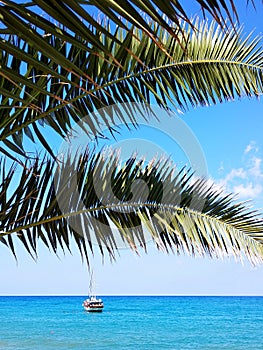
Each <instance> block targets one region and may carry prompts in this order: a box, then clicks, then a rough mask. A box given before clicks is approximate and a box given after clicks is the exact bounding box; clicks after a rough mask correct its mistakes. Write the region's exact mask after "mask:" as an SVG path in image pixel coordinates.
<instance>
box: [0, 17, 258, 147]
mask: <svg viewBox="0 0 263 350" xmlns="http://www.w3.org/2000/svg"><path fill="white" fill-rule="evenodd" d="M107 26H108V25H105V30H106V27H107ZM194 26H195V27H196V28H197V31H195V30H193V29H192V26H189V25H187V24H184V25H183V24H182V25H181V28H182V30H183V33H184V34H183V36H184V37H185V39H186V43H187V44H186V47H185V48H183V47H182V46H181V45H180V43H178V41H177V40H176V39H175V38H174V37H172V36H170V35H169V33H168V32H167V31H166V30H164V29H162V28H160V27H158V26H156V25H152V30H153V31H154V33H155V35H156V37H158V38H159V42H161V44H162V48H160V47H158V46H156V44H155V42H154V41H153V40H152V39H151V37H149V36H148V35H145V34H143V32H140V31H139V30H138V29H135V28H133V29H130V30H129V31H125V30H123V29H121V28H119V27H117V28H116V29H115V30H114V31H112V36H113V37H114V38H115V40H113V39H112V38H111V37H109V36H107V35H104V34H102V33H101V32H99V31H97V30H96V28H93V32H94V36H95V37H96V38H97V41H99V42H100V43H101V45H102V46H106V47H107V49H108V51H109V52H110V53H111V57H110V58H109V57H107V54H106V53H105V52H103V51H98V52H95V51H93V49H94V48H93V49H92V47H91V46H89V43H88V42H82V45H84V48H79V46H76V45H75V44H72V43H66V42H65V41H64V40H63V41H62V38H59V37H55V36H54V35H50V36H45V37H42V38H41V40H42V41H43V40H44V41H45V45H46V46H47V48H46V50H44V49H43V50H42V49H40V46H41V45H42V44H41V43H40V44H39V46H38V47H35V46H31V44H30V43H29V42H27V41H26V40H24V39H23V40H22V39H21V38H17V37H16V38H15V37H14V36H9V37H6V38H5V39H2V40H0V48H1V49H2V60H1V61H2V70H1V72H0V76H1V79H0V80H1V81H2V82H1V88H0V91H1V93H2V100H1V109H0V116H1V118H0V120H1V121H0V141H3V140H7V138H8V140H9V142H12V145H15V146H17V147H19V148H20V152H23V149H21V146H22V144H23V137H24V135H26V136H28V137H30V138H31V139H39V140H40V141H41V142H42V143H43V144H44V146H45V147H46V148H47V143H45V138H44V137H43V134H42V131H41V124H42V125H48V126H49V127H51V128H53V130H55V131H56V132H57V133H58V134H59V135H60V136H62V137H64V136H66V134H67V132H68V130H70V128H71V125H72V122H79V121H80V120H82V119H83V118H86V117H87V115H89V117H88V118H86V119H85V120H86V129H87V133H88V134H89V135H90V137H91V138H93V137H94V136H97V135H98V134H99V133H100V132H101V131H102V130H104V129H105V127H107V128H114V127H115V125H116V124H118V123H119V122H121V123H133V124H136V118H134V113H132V112H131V113H127V114H126V116H123V115H122V114H121V113H119V115H118V117H117V120H116V119H113V118H112V116H111V115H107V114H103V113H102V114H99V117H98V116H97V117H94V115H90V113H92V112H94V111H97V110H100V109H101V108H102V107H105V106H109V105H113V104H117V103H125V102H140V103H144V104H145V103H146V104H147V103H152V102H154V101H155V103H157V104H159V105H160V106H162V107H164V108H169V105H171V103H173V104H174V105H175V106H176V107H177V108H179V109H183V110H184V109H187V108H188V107H189V105H193V106H198V105H209V104H212V103H218V102H222V101H224V100H229V99H234V98H236V97H242V96H258V95H260V94H261V93H262V92H263V83H262V81H263V79H262V77H263V75H262V74H263V58H262V57H263V50H262V48H261V47H260V46H259V38H254V39H253V40H251V39H250V35H248V36H245V37H242V31H241V30H234V29H233V30H231V31H228V32H224V31H222V30H221V29H220V27H216V26H215V24H214V23H212V24H211V25H210V26H208V24H207V23H205V22H201V23H198V20H197V21H196V22H195V23H194ZM107 28H108V27H107ZM31 31H32V32H34V30H33V29H31ZM35 35H38V36H39V34H38V33H37V32H35ZM181 35H182V34H181ZM119 43H120V44H119ZM49 47H50V48H52V50H55V52H56V53H57V56H56V57H55V53H54V55H48V53H47V51H48V50H49ZM87 47H89V48H90V50H87V49H86V48H87ZM52 50H51V49H50V52H52ZM127 52H129V54H128V55H127ZM116 62H118V64H116ZM39 123H41V124H39ZM13 148H14V146H13ZM49 152H51V150H50V149H49Z"/></svg>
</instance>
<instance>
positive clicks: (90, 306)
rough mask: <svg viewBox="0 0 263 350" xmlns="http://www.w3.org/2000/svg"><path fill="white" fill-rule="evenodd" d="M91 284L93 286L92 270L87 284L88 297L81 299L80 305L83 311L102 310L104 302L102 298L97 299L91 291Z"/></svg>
mask: <svg viewBox="0 0 263 350" xmlns="http://www.w3.org/2000/svg"><path fill="white" fill-rule="evenodd" d="M93 286H94V278H93V271H92V273H91V279H90V285H89V297H88V298H87V299H86V300H84V301H83V304H82V306H83V307H84V310H85V311H88V312H102V310H103V307H104V304H103V301H102V299H97V297H96V296H95V294H94V292H93V289H94V288H93Z"/></svg>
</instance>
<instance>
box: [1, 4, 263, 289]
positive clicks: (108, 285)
mask: <svg viewBox="0 0 263 350" xmlns="http://www.w3.org/2000/svg"><path fill="white" fill-rule="evenodd" d="M243 2H244V3H245V1H243ZM259 9H260V11H259ZM260 14H262V5H261V4H260V3H259V4H258V13H257V14H255V13H254V12H253V11H252V10H251V11H248V12H246V11H241V22H244V24H245V28H246V30H245V31H246V32H250V30H251V29H253V28H255V27H256V33H260V32H261V31H262V29H263V25H262V16H261V15H260ZM182 118H183V120H184V122H186V124H187V125H188V127H189V128H190V129H191V130H192V132H193V134H194V135H195V137H196V138H197V139H198V141H199V143H200V146H201V149H202V150H203V152H204V155H205V159H206V162H207V166H208V174H209V177H210V178H211V179H212V180H213V181H215V182H216V184H218V186H224V188H226V190H227V191H230V192H236V193H239V198H240V200H247V199H252V200H253V205H254V208H257V209H261V208H262V210H261V211H262V212H263V164H262V162H263V137H262V136H263V96H262V98H261V99H259V100H256V99H247V98H246V99H243V100H241V101H235V102H229V103H224V104H220V105H216V106H212V107H205V108H197V109H191V110H190V111H189V112H188V113H186V114H185V115H184V116H182ZM151 132H152V131H151V129H149V128H148V129H147V130H146V129H142V130H141V131H139V132H138V133H133V134H132V135H131V138H132V137H134V138H136V137H137V138H139V139H141V138H142V137H145V135H146V134H147V137H148V136H149V135H150V136H152V137H153V141H154V142H155V144H156V143H157V142H156V137H155V134H154V132H152V134H151ZM148 134H149V135H148ZM125 137H126V134H125ZM158 142H159V141H158ZM130 144H131V146H132V145H133V143H132V141H131V143H130ZM160 145H161V147H162V148H163V149H164V150H165V151H166V152H167V154H171V146H170V143H169V141H168V140H165V139H162V140H161V141H160ZM173 151H174V150H173ZM174 159H175V157H174ZM176 160H177V161H178V163H179V165H184V161H185V160H184V158H182V156H181V155H179V153H178V159H176ZM0 249H1V255H0V263H1V268H0V279H1V286H0V294H82V295H83V294H85V293H87V291H88V284H89V276H88V272H87V268H86V266H85V265H84V264H82V263H81V259H80V257H79V254H78V252H77V249H75V248H74V249H73V251H72V255H70V254H69V253H67V254H66V255H65V256H64V255H63V254H62V253H61V254H60V258H59V259H58V258H57V257H55V256H54V255H52V254H50V253H49V252H48V251H47V249H46V248H45V247H40V251H39V260H38V262H37V263H35V262H33V260H32V259H31V258H30V257H29V256H28V254H26V253H25V251H24V249H23V248H21V247H19V245H18V246H17V253H18V263H16V261H15V260H14V258H13V257H12V255H11V254H10V252H9V251H8V250H7V249H6V248H5V247H4V246H2V247H1V248H0ZM92 265H93V266H94V269H95V275H96V285H97V292H98V293H100V294H176V295H177V294H186V295H195V294H205V295H206V294H235V295H240V294H257V295H263V283H262V281H263V267H262V266H261V267H256V268H255V267H253V266H251V264H250V263H249V262H247V261H246V260H244V262H243V264H241V263H240V262H236V261H235V260H234V259H233V258H229V259H225V260H211V259H209V258H190V257H187V256H180V257H178V256H176V255H172V254H171V255H167V254H164V253H161V252H158V251H157V250H156V248H155V247H154V245H153V244H149V246H148V254H147V255H146V254H144V253H143V252H141V256H140V257H138V256H136V255H134V254H133V253H132V252H130V251H129V250H121V251H120V256H119V257H117V261H116V262H114V263H111V262H110V261H109V259H108V258H107V257H105V261H104V263H102V260H101V257H100V255H99V254H96V255H95V258H94V259H93V260H92Z"/></svg>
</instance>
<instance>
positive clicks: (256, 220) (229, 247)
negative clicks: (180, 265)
mask: <svg viewBox="0 0 263 350" xmlns="http://www.w3.org/2000/svg"><path fill="white" fill-rule="evenodd" d="M55 169H56V171H55ZM175 171H176V169H175V168H171V164H170V162H169V161H168V160H166V161H163V162H160V161H158V162H156V161H153V162H151V163H149V164H148V165H147V164H144V163H143V161H142V160H139V159H136V158H131V159H130V160H128V161H127V162H126V164H124V165H122V166H120V165H119V160H118V158H117V156H114V154H111V156H110V157H109V156H107V155H105V154H98V155H95V154H94V153H92V154H88V153H85V154H82V155H81V156H78V157H77V156H76V155H75V156H74V157H70V156H69V157H68V158H67V159H65V160H64V162H63V163H61V162H60V163H59V166H58V165H57V164H56V163H54V161H51V160H46V161H42V162H39V161H37V160H36V161H34V162H33V163H32V164H31V166H30V164H28V167H25V168H24V171H23V172H22V173H20V174H16V172H15V168H14V167H12V168H11V169H10V170H9V171H8V172H6V171H5V164H2V166H1V180H2V184H1V195H0V224H1V226H0V232H1V233H0V237H1V242H2V243H4V244H6V245H8V246H9V248H10V249H11V250H12V251H13V253H14V254H15V242H14V241H15V237H16V236H17V238H18V239H20V240H21V241H22V243H23V244H24V246H25V248H26V249H27V250H28V252H29V253H30V254H31V255H32V256H34V257H35V255H36V254H37V251H38V249H37V247H38V242H39V240H42V241H43V242H44V244H45V245H47V246H48V247H49V248H50V249H52V250H53V251H54V252H55V253H57V251H58V248H62V249H63V250H64V249H70V247H71V244H72V238H73V240H74V241H75V242H76V244H77V246H78V248H79V250H80V252H81V254H82V255H83V256H84V257H86V259H87V260H88V258H89V256H90V254H91V253H94V248H95V246H98V247H99V249H100V251H101V253H102V254H104V253H105V251H108V253H109V254H110V256H111V257H112V258H114V257H115V254H116V251H117V250H118V248H119V247H120V244H121V245H122V244H123V245H125V246H127V247H130V248H131V249H133V250H135V251H138V249H139V247H143V248H144V249H146V248H147V237H149V236H150V237H151V239H153V240H154V241H155V243H156V245H157V247H158V248H159V249H163V250H166V251H176V252H178V253H188V254H190V255H196V254H197V255H204V254H208V255H211V256H216V257H218V256H221V255H227V256H228V255H234V256H236V257H239V258H242V256H247V257H248V258H249V259H250V260H251V261H252V262H253V263H256V262H258V261H262V259H263V219H262V218H260V216H259V214H258V213H257V212H252V211H249V210H248V209H246V205H245V204H244V203H236V202H235V201H234V199H233V197H232V196H231V195H223V194H222V193H219V192H218V191H216V190H215V189H214V188H213V187H208V186H207V185H206V183H205V181H204V180H201V179H193V177H192V175H191V173H190V172H188V171H186V170H185V169H182V170H181V171H180V172H179V173H176V172H175ZM17 177H19V180H20V182H19V184H17V183H18V182H17ZM52 178H53V179H54V180H55V182H51V181H50V179H52ZM14 180H16V185H14V183H13V181H14ZM138 180H140V181H141V182H140V183H139V184H138ZM136 183H137V185H136ZM142 183H143V186H142ZM146 188H147V191H146V190H144V189H146Z"/></svg>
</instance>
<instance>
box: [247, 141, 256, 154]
mask: <svg viewBox="0 0 263 350" xmlns="http://www.w3.org/2000/svg"><path fill="white" fill-rule="evenodd" d="M253 150H254V151H255V152H258V150H259V149H258V147H257V146H256V142H255V141H250V143H249V144H248V145H247V147H246V148H245V151H244V154H248V153H249V152H251V151H253Z"/></svg>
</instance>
